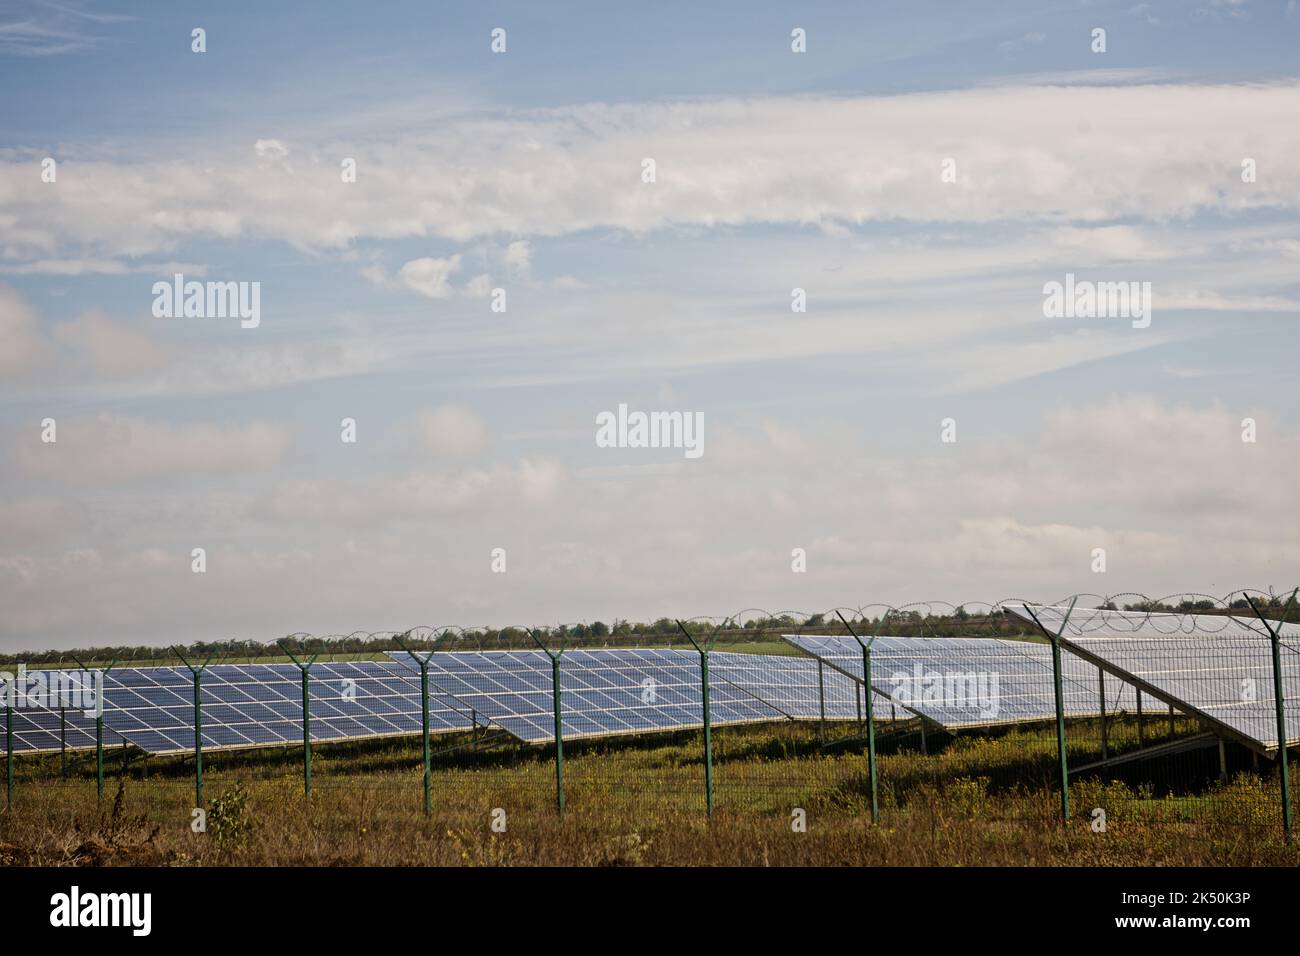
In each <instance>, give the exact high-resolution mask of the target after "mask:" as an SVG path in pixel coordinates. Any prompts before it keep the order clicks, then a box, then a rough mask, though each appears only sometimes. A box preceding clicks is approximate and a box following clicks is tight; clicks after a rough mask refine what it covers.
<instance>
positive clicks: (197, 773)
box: [172, 647, 212, 807]
mask: <svg viewBox="0 0 1300 956" xmlns="http://www.w3.org/2000/svg"><path fill="white" fill-rule="evenodd" d="M172 650H174V651H175V652H176V656H177V657H179V658H180V659H181V661H182V662H183V663H184V664H185V666H186V667H188V668H189V669H190V673H191V674H192V675H194V805H195V806H196V807H202V806H203V697H202V683H203V671H204V670H205V669H206V668H207V666H208V665H209V664H211V663H212V658H211V657H209V658H208V659H207V660H206V661H204V662H203V666H202V667H197V668H196V667H195V666H194V665H193V664H191V663H190V662H189V661H188V660H186V659H185V654H184V653H182V651H181V649H180V648H179V647H173V648H172Z"/></svg>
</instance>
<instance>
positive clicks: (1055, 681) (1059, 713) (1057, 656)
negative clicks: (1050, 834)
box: [1021, 597, 1079, 823]
mask: <svg viewBox="0 0 1300 956" xmlns="http://www.w3.org/2000/svg"><path fill="white" fill-rule="evenodd" d="M1078 600H1079V599H1078V598H1077V597H1075V598H1071V599H1070V607H1069V608H1068V609H1067V610H1066V612H1065V618H1064V620H1062V621H1061V629H1060V630H1059V631H1057V632H1056V633H1055V634H1053V633H1052V632H1051V631H1049V630H1048V629H1047V628H1045V627H1043V624H1042V622H1041V621H1039V620H1038V615H1037V614H1035V613H1034V612H1033V611H1031V610H1030V609H1029V605H1028V604H1024V605H1021V606H1022V607H1024V609H1025V611H1026V612H1027V613H1028V614H1029V616H1030V617H1032V618H1033V619H1034V623H1035V624H1037V625H1038V629H1039V630H1040V631H1042V632H1043V633H1044V634H1046V635H1047V639H1048V640H1049V641H1051V643H1052V686H1053V689H1054V691H1055V694H1056V753H1057V756H1058V757H1060V760H1061V819H1062V820H1063V821H1064V822H1066V823H1069V822H1070V765H1069V762H1068V760H1067V759H1066V756H1065V701H1064V699H1063V691H1062V688H1061V635H1062V634H1064V633H1065V626H1066V625H1067V624H1069V623H1070V615H1071V614H1073V613H1074V605H1075V602H1077V601H1078Z"/></svg>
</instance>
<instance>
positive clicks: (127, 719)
mask: <svg viewBox="0 0 1300 956" xmlns="http://www.w3.org/2000/svg"><path fill="white" fill-rule="evenodd" d="M391 657H392V659H391V660H386V661H353V662H344V663H335V662H329V663H324V662H318V663H316V664H315V665H313V667H312V668H311V675H310V695H309V708H310V713H311V728H310V729H311V738H312V740H313V741H318V742H322V741H331V740H350V739H359V738H367V737H380V736H390V735H402V734H419V733H420V731H421V726H422V725H421V706H420V686H419V677H418V667H417V666H416V664H415V662H414V661H413V660H412V659H411V657H410V655H408V654H406V653H404V652H398V653H394V654H392V655H391ZM65 673H67V674H69V675H71V677H72V678H73V679H75V680H78V681H82V682H88V681H89V680H90V674H89V672H82V671H72V672H65ZM429 673H430V694H429V698H430V708H429V709H430V721H431V727H432V729H433V731H434V732H452V731H458V730H468V729H470V728H471V727H474V726H478V725H489V724H490V725H493V726H496V727H499V728H501V729H502V730H505V731H506V732H508V733H510V734H511V735H513V736H515V737H517V738H518V739H520V740H522V741H525V742H532V743H538V742H545V741H550V740H551V739H552V738H553V736H554V717H553V702H552V698H551V662H550V658H549V657H548V656H547V655H546V654H545V653H544V652H542V651H540V650H538V651H528V650H524V651H476V652H437V653H435V654H432V655H430V666H429ZM560 679H561V690H562V694H561V701H562V706H563V722H564V723H563V728H564V734H565V736H566V737H567V738H574V739H577V738H583V737H602V736H611V735H619V734H635V733H645V732H655V731H666V730H677V729H690V728H695V727H699V726H701V725H702V723H703V715H702V707H703V702H702V695H701V692H700V661H699V656H698V654H696V653H695V652H694V651H690V650H683V649H670V648H657V649H656V648H648V649H608V650H571V651H569V652H567V653H566V654H565V655H564V657H563V666H562V668H561V678H560ZM102 680H103V691H102V693H103V700H104V725H105V732H106V737H105V743H106V744H107V745H112V744H114V743H117V742H119V741H120V740H123V739H125V740H127V741H129V742H130V743H131V744H133V745H134V746H136V747H138V748H140V749H141V750H144V751H147V752H149V753H153V754H178V753H189V752H192V751H193V749H194V678H193V675H192V674H191V672H190V671H189V669H188V668H183V667H140V668H117V669H114V670H109V671H106V672H102ZM709 691H710V718H711V721H712V722H713V723H715V724H717V725H719V726H722V725H728V724H743V723H755V722H763V721H771V720H781V719H788V718H793V719H813V720H815V719H826V720H850V719H861V715H862V713H863V706H862V699H861V693H860V688H859V687H858V686H857V685H855V684H854V682H853V681H851V680H849V679H847V678H845V677H844V676H843V675H842V674H839V673H837V672H836V671H834V670H833V669H831V668H819V666H818V663H817V662H816V661H814V660H811V659H806V658H796V657H789V656H781V655H762V656H760V655H750V654H741V653H733V652H714V653H712V654H711V655H710V684H709ZM200 695H201V698H200V699H201V705H202V706H201V714H202V743H203V747H204V749H205V750H221V749H245V748H253V747H263V746H277V745H293V744H298V743H300V742H301V740H302V691H301V671H300V670H299V668H298V667H297V665H295V664H213V665H210V666H208V667H207V668H206V669H205V670H204V671H203V672H202V677H201V681H200ZM877 703H878V705H881V706H883V705H886V704H887V702H885V701H883V700H878V702H877ZM13 713H14V718H13V719H14V749H15V751H33V752H34V751H49V750H58V749H60V746H61V742H60V719H61V718H60V714H59V712H58V711H57V710H50V709H40V708H32V707H17V708H15V709H14V712H13ZM63 719H64V720H65V721H66V725H65V729H64V735H65V739H66V741H67V745H68V747H69V749H79V748H91V747H94V746H95V739H94V721H93V720H92V719H90V718H88V717H86V716H85V715H84V714H82V712H81V711H80V710H73V709H68V710H67V711H66V712H65V716H64V718H63Z"/></svg>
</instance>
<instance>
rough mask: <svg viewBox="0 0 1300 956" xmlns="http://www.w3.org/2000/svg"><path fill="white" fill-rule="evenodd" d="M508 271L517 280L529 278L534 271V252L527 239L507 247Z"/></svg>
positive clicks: (506, 262)
mask: <svg viewBox="0 0 1300 956" xmlns="http://www.w3.org/2000/svg"><path fill="white" fill-rule="evenodd" d="M502 258H503V259H504V260H505V264H506V271H507V272H508V273H509V274H510V275H511V276H512V277H516V278H527V277H528V275H529V273H530V272H531V270H532V265H533V250H532V247H531V246H530V245H529V244H528V240H527V239H520V240H518V241H516V242H512V243H510V245H508V246H506V251H505V255H504V256H503V257H502Z"/></svg>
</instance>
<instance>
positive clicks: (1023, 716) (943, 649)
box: [785, 635, 1137, 728]
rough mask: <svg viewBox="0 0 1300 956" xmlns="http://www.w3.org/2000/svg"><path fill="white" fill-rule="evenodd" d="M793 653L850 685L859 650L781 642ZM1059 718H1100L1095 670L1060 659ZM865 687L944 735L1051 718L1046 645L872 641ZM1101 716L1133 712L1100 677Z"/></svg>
mask: <svg viewBox="0 0 1300 956" xmlns="http://www.w3.org/2000/svg"><path fill="white" fill-rule="evenodd" d="M785 639H786V640H787V641H789V642H790V643H791V644H793V645H795V646H796V647H800V648H802V649H803V650H806V651H808V652H809V653H810V654H813V655H815V656H817V657H819V658H821V659H822V660H824V661H825V662H826V663H827V665H829V666H831V667H835V668H837V669H839V670H840V671H842V672H843V673H844V674H846V675H848V676H850V677H852V678H853V679H855V680H857V681H861V680H862V650H861V648H860V647H859V645H858V643H857V641H855V640H854V639H853V638H851V637H832V636H817V635H785ZM1061 671H1062V683H1061V689H1062V692H1063V695H1064V711H1065V714H1066V715H1067V716H1087V715H1092V714H1097V713H1099V712H1100V710H1101V704H1100V686H1099V682H1100V680H1101V676H1100V675H1099V673H1098V670H1097V668H1096V667H1094V666H1092V665H1090V664H1085V663H1084V662H1083V661H1080V660H1078V659H1076V658H1071V657H1069V656H1068V655H1067V656H1063V657H1062V659H1061ZM871 681H872V685H873V686H874V687H875V689H876V690H877V691H878V692H880V693H882V694H885V695H886V696H887V697H888V698H889V699H890V700H892V701H894V702H896V703H897V704H898V705H899V706H901V707H905V708H906V709H907V710H909V711H911V712H912V713H915V714H919V715H921V716H923V717H926V718H928V719H930V720H932V721H934V722H935V723H937V724H941V725H943V726H945V727H950V728H963V727H984V726H994V725H998V724H1012V723H1020V722H1024V721H1034V720H1047V719H1049V718H1053V717H1055V716H1056V694H1055V689H1054V678H1053V673H1052V652H1051V648H1050V647H1048V646H1047V645H1046V644H1038V643H1030V642H1027V641H1007V640H999V639H995V638H975V637H965V638H942V637H877V638H875V641H874V643H873V644H872V645H871ZM1105 681H1106V684H1105V686H1106V708H1107V710H1108V711H1109V712H1112V713H1113V712H1116V711H1122V710H1131V709H1132V708H1133V707H1135V706H1136V702H1137V701H1136V693H1135V692H1134V690H1133V688H1132V687H1130V686H1128V685H1126V684H1124V683H1123V682H1122V681H1120V680H1118V679H1116V678H1114V677H1106V678H1105Z"/></svg>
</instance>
